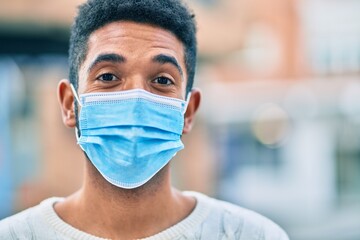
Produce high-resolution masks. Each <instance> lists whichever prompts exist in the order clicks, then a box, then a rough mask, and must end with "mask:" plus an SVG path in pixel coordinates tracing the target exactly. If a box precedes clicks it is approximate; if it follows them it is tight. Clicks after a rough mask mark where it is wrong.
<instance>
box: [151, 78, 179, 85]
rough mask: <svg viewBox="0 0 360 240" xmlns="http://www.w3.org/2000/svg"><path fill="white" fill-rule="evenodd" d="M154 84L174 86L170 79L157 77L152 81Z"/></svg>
mask: <svg viewBox="0 0 360 240" xmlns="http://www.w3.org/2000/svg"><path fill="white" fill-rule="evenodd" d="M153 82H154V83H157V84H160V85H171V84H174V83H173V81H172V80H170V78H167V77H157V78H155V79H154V80H153Z"/></svg>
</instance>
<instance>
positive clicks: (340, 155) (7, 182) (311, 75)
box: [0, 0, 360, 240]
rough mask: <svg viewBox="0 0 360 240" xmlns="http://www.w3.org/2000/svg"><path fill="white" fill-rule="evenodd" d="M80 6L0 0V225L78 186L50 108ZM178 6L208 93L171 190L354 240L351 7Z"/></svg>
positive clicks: (71, 141)
mask: <svg viewBox="0 0 360 240" xmlns="http://www.w3.org/2000/svg"><path fill="white" fill-rule="evenodd" d="M81 2H83V1H80V0H79V1H73V0H72V1H70V0H66V1H59V2H53V1H44V0H31V1H30V0H13V1H8V0H3V1H2V2H1V3H0V4H1V7H0V88H1V89H0V100H1V103H0V104H1V108H0V132H1V135H0V199H2V200H3V202H2V204H1V206H0V218H1V217H4V216H7V215H9V214H11V213H12V212H16V211H19V210H21V209H23V208H26V207H28V206H31V205H34V204H36V203H38V202H39V201H40V200H42V199H44V198H45V197H48V196H52V195H60V196H64V195H67V194H69V193H71V192H72V191H74V190H75V189H77V188H78V186H79V184H80V182H81V177H82V164H83V163H82V162H79V159H81V158H82V154H81V152H80V151H79V149H78V148H77V146H76V143H75V137H74V133H73V130H69V129H65V128H64V127H63V125H62V123H61V119H60V112H59V109H58V105H57V99H56V84H57V82H58V81H59V80H60V79H61V78H66V77H67V71H68V70H67V60H66V57H67V56H66V55H67V48H68V37H69V25H70V24H71V22H72V18H73V16H74V15H75V11H76V6H77V5H78V4H79V3H81ZM188 2H189V4H190V6H191V7H192V8H193V9H194V12H195V13H196V15H197V20H198V29H199V31H198V39H199V50H200V53H199V64H198V73H197V83H196V84H197V86H198V87H200V88H201V89H202V91H203V95H204V96H203V101H202V107H201V111H200V115H199V117H198V119H197V124H196V127H195V129H194V131H193V132H192V133H191V134H190V135H189V136H184V141H185V145H186V148H185V150H184V151H182V152H180V153H179V154H178V155H177V159H176V160H175V161H174V162H173V165H174V166H173V172H174V182H175V183H176V185H177V186H179V187H180V188H181V189H192V190H198V191H202V192H205V193H208V194H211V195H214V196H216V197H218V198H222V199H225V200H228V201H232V202H234V203H237V204H240V205H242V206H245V207H249V208H251V209H254V210H257V211H259V212H261V213H263V214H265V215H267V216H269V217H271V218H272V219H274V220H276V221H277V222H278V223H280V224H281V225H282V226H284V227H285V229H286V230H287V231H288V232H289V235H290V237H291V239H295V240H296V239H299V240H302V239H314V240H315V239H318V240H320V239H334V240H335V239H341V240H346V239H349V240H350V239H351V240H355V239H359V238H360V134H359V133H358V132H359V129H360V128H359V127H360V126H359V125H360V99H359V98H360V97H359V96H360V82H359V76H360V15H359V14H358V12H359V10H360V1H358V0H348V1H341V0H326V1H325V0H302V1H297V0H272V1H259V0H196V1H188ZM59 9H61V11H59Z"/></svg>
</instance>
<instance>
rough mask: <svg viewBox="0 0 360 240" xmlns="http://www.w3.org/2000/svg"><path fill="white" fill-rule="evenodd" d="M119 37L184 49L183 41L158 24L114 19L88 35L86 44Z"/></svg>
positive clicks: (108, 40) (115, 39)
mask: <svg viewBox="0 0 360 240" xmlns="http://www.w3.org/2000/svg"><path fill="white" fill-rule="evenodd" d="M119 39H121V40H126V39H131V40H132V41H134V40H137V39H138V40H143V41H149V42H158V43H162V44H165V45H166V44H168V47H170V48H171V47H172V48H176V47H177V48H182V50H184V46H183V43H182V42H181V41H180V40H179V39H178V38H177V37H176V36H175V34H173V33H172V32H171V31H168V30H166V29H163V28H161V27H159V26H155V25H150V24H146V23H138V22H133V21H116V22H111V23H108V24H106V25H105V26H103V27H101V28H99V29H97V30H95V31H94V32H93V33H92V34H91V35H90V36H89V41H88V44H89V45H91V44H94V43H96V42H99V41H106V42H112V41H113V42H115V41H117V40H119Z"/></svg>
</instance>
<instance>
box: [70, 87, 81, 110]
mask: <svg viewBox="0 0 360 240" xmlns="http://www.w3.org/2000/svg"><path fill="white" fill-rule="evenodd" d="M70 88H71V91H72V93H73V95H74V96H75V99H76V101H77V102H78V104H79V105H80V107H82V104H81V102H80V99H79V96H78V94H77V92H76V90H75V88H74V85H73V84H72V83H70Z"/></svg>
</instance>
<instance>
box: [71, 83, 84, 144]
mask: <svg viewBox="0 0 360 240" xmlns="http://www.w3.org/2000/svg"><path fill="white" fill-rule="evenodd" d="M70 88H71V91H72V93H73V95H74V96H75V99H76V101H77V102H78V104H79V106H80V107H82V104H81V102H80V99H79V96H78V94H77V92H76V90H75V88H74V85H73V84H72V83H70ZM75 136H76V141H77V142H78V144H79V129H78V128H77V127H75ZM80 147H81V145H80ZM81 148H82V147H81Z"/></svg>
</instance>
